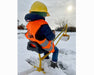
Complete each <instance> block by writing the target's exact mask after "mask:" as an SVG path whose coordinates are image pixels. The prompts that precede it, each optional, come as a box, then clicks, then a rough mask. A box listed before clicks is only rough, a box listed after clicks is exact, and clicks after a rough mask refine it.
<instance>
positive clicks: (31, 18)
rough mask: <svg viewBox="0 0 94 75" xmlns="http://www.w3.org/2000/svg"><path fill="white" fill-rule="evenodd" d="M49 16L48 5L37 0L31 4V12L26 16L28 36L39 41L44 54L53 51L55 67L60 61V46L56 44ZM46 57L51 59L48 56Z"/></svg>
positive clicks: (52, 65) (33, 40)
mask: <svg viewBox="0 0 94 75" xmlns="http://www.w3.org/2000/svg"><path fill="white" fill-rule="evenodd" d="M46 16H49V13H48V11H47V7H46V6H45V5H44V4H43V3H41V2H39V1H36V2H35V3H33V5H32V6H31V9H30V11H29V13H28V14H27V15H26V16H25V20H26V21H27V22H28V24H27V26H26V27H27V30H28V31H27V33H26V34H25V36H26V38H27V39H29V40H30V41H32V42H37V43H38V44H39V45H40V46H41V48H42V49H43V50H44V55H46V54H47V53H49V52H51V53H53V56H52V61H51V65H50V66H51V67H53V68H55V67H58V66H57V61H58V51H59V50H58V48H57V47H55V46H54V43H53V41H52V40H53V39H54V38H55V34H54V33H53V32H52V31H51V29H50V27H49V25H48V23H47V22H46V21H45V17H46ZM45 59H49V56H47V57H46V58H45Z"/></svg>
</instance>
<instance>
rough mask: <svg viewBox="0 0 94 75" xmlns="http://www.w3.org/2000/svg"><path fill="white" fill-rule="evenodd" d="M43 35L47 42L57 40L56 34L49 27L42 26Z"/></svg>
mask: <svg viewBox="0 0 94 75" xmlns="http://www.w3.org/2000/svg"><path fill="white" fill-rule="evenodd" d="M40 31H41V34H42V35H44V36H45V37H46V38H47V40H53V39H54V38H55V34H54V33H53V32H52V31H51V29H50V27H49V25H47V24H46V25H42V27H41V28H40Z"/></svg>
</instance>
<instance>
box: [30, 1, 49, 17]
mask: <svg viewBox="0 0 94 75" xmlns="http://www.w3.org/2000/svg"><path fill="white" fill-rule="evenodd" d="M29 12H30V13H31V12H45V13H46V14H47V16H50V15H49V13H48V10H47V7H46V5H45V4H43V3H42V2H39V1H36V2H34V3H33V4H32V6H31V9H30V10H29Z"/></svg>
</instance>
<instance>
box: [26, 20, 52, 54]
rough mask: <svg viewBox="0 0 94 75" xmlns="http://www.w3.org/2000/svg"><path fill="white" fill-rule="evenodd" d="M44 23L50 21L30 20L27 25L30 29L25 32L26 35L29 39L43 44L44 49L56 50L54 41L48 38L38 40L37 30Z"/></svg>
mask: <svg viewBox="0 0 94 75" xmlns="http://www.w3.org/2000/svg"><path fill="white" fill-rule="evenodd" d="M44 24H48V23H47V22H46V21H45V20H42V19H40V20H36V21H31V22H29V23H28V24H27V26H26V27H27V30H28V31H27V33H26V34H25V36H26V38H27V39H29V40H31V41H34V42H37V43H38V44H39V45H41V47H42V49H44V50H46V51H49V52H52V53H53V52H54V43H52V41H48V40H47V39H46V38H45V39H44V40H42V41H40V40H37V39H36V37H35V35H36V32H37V31H38V30H39V28H40V27H41V26H42V25H44Z"/></svg>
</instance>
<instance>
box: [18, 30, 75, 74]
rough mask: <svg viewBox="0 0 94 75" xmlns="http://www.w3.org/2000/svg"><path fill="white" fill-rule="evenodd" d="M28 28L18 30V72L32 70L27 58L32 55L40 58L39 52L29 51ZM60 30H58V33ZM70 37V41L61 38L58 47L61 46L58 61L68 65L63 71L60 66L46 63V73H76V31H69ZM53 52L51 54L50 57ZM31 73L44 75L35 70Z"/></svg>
mask: <svg viewBox="0 0 94 75" xmlns="http://www.w3.org/2000/svg"><path fill="white" fill-rule="evenodd" d="M25 32H26V30H18V72H19V73H21V72H23V71H26V70H28V69H29V70H31V69H33V67H32V66H31V65H29V64H28V63H27V62H26V61H25V60H26V59H27V58H30V57H34V58H35V59H38V54H37V53H35V52H32V51H28V50H27V49H26V48H27V42H28V40H27V39H26V38H25V35H24V33H25ZM58 33H59V32H56V35H58ZM68 34H69V35H70V39H69V40H68V41H63V40H60V42H59V43H58V45H57V47H58V48H59V56H58V61H61V62H62V63H63V65H64V66H65V67H66V70H64V71H62V70H61V69H58V68H55V69H53V68H48V67H47V66H46V65H45V69H44V70H45V71H46V74H45V75H76V33H75V32H68ZM51 57H52V54H50V58H51ZM29 75H44V74H43V73H42V72H38V71H34V72H32V73H30V74H29Z"/></svg>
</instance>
